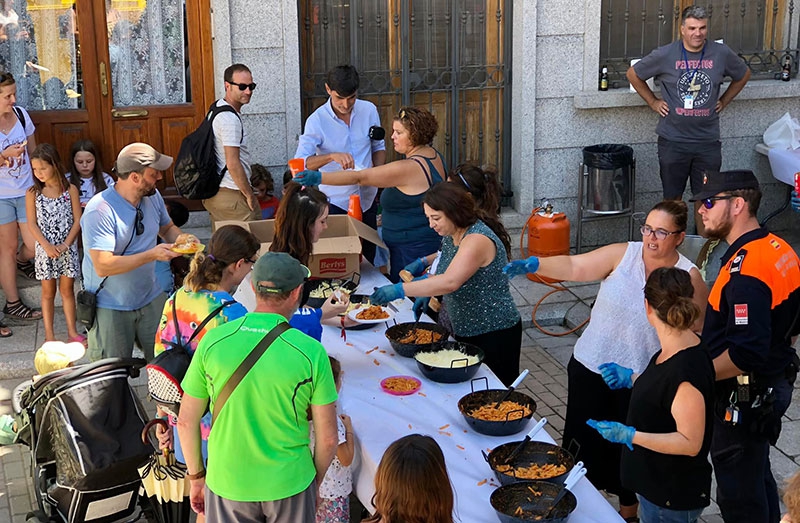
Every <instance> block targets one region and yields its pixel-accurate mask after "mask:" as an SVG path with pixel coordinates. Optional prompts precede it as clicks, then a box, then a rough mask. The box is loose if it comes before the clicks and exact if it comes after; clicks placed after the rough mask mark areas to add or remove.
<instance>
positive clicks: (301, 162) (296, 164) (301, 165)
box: [289, 158, 306, 176]
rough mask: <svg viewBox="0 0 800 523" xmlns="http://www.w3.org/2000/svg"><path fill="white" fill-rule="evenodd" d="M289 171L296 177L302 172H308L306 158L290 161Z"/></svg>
mask: <svg viewBox="0 0 800 523" xmlns="http://www.w3.org/2000/svg"><path fill="white" fill-rule="evenodd" d="M289 170H290V171H292V175H293V176H294V175H296V174H297V173H299V172H301V171H305V170H306V161H305V159H304V158H292V159H291V160H289Z"/></svg>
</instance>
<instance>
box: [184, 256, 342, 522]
mask: <svg viewBox="0 0 800 523" xmlns="http://www.w3.org/2000/svg"><path fill="white" fill-rule="evenodd" d="M309 274H310V273H309V270H308V268H307V267H305V266H304V265H302V264H300V262H298V261H297V260H295V259H294V258H292V257H291V256H289V255H288V254H285V253H267V254H265V255H264V256H262V257H261V258H259V259H258V261H257V262H256V263H255V265H254V266H253V271H252V285H253V290H254V292H255V295H256V309H255V311H254V312H250V313H248V314H247V315H245V316H244V317H242V318H240V319H238V320H234V321H231V322H228V323H226V324H224V325H221V326H219V327H216V328H214V329H212V330H211V331H210V332H209V333H208V334H206V335H205V336H204V337H203V339H202V340H201V342H200V344H199V346H198V347H197V351H196V352H195V354H194V356H193V358H192V363H191V365H190V366H189V370H188V371H187V373H186V377H185V378H184V379H183V382H182V383H181V385H182V387H183V390H184V396H183V399H182V401H181V409H180V416H179V418H178V435H179V437H180V440H181V445H182V447H183V449H184V455H185V457H186V466H187V468H188V471H189V474H188V477H189V479H190V480H191V493H190V501H191V505H192V509H193V510H194V511H195V512H197V513H198V514H207V517H208V518H209V520H210V521H254V522H255V521H268V522H273V521H280V522H287V523H291V522H298V523H301V522H307V521H314V512H315V504H316V495H317V492H316V491H317V485H319V484H320V483H321V482H322V478H323V477H324V476H325V472H326V471H327V469H328V465H330V463H331V460H332V459H333V456H334V454H335V452H336V446H337V444H338V438H337V432H336V405H335V402H336V399H337V395H336V386H335V384H334V381H333V374H332V372H331V367H330V362H329V360H328V356H327V354H326V352H325V349H324V347H323V346H322V345H321V344H320V343H319V342H317V341H316V340H314V339H313V338H311V337H309V336H306V335H305V334H303V333H302V332H300V331H298V330H296V329H289V330H287V331H286V332H284V333H283V334H281V335H280V336H279V337H278V338H276V339H275V341H274V342H273V343H272V344H271V345H270V346H269V348H268V349H267V351H266V352H265V353H264V354H263V355H262V356H261V358H259V360H258V361H256V363H255V364H254V365H253V367H252V369H250V371H249V372H248V373H247V374H246V375H245V376H244V378H243V379H242V381H241V382H240V383H239V384H238V386H237V387H236V389H235V390H234V391H233V393H232V394H231V395H230V396H229V398H228V400H227V402H226V403H225V404H224V408H222V409H221V410H219V411H218V412H217V411H216V405H215V403H216V400H217V398H218V396H219V394H220V391H222V388H223V387H224V385H225V383H226V382H227V381H228V379H229V378H230V377H231V375H232V374H233V373H234V372H235V371H236V369H237V368H238V367H239V365H240V363H241V362H242V361H244V359H245V358H246V357H247V355H248V354H249V353H250V352H251V351H252V350H253V348H254V347H255V346H256V345H258V343H259V342H260V341H261V340H262V338H264V336H265V335H266V334H267V333H268V332H270V331H271V330H272V329H273V328H274V327H275V326H276V325H278V324H280V323H283V322H286V321H287V319H288V318H290V317H291V316H292V314H294V312H295V311H296V310H297V307H298V305H299V303H300V298H301V293H302V288H303V283H304V281H305V280H306V279H307V278H308V276H309ZM209 402H210V403H211V411H212V412H213V413H214V414H215V415H216V419H215V421H214V425H213V427H212V430H211V434H210V435H209V438H208V473H207V474H206V471H205V469H204V468H203V461H202V458H201V454H200V418H201V417H202V416H203V414H204V412H205V410H206V406H207V405H208V404H209ZM309 407H310V409H311V417H312V420H313V423H314V432H315V434H316V438H315V439H316V441H315V449H316V450H315V453H314V456H313V457H312V456H311V451H310V449H309V424H308V419H307V418H308V416H307V412H308V409H309ZM204 496H205V497H204Z"/></svg>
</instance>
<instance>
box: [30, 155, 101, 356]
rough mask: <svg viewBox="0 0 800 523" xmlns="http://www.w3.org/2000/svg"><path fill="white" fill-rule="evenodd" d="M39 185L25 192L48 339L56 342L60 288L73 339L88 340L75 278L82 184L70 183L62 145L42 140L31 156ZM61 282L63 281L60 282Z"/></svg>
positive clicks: (45, 332)
mask: <svg viewBox="0 0 800 523" xmlns="http://www.w3.org/2000/svg"><path fill="white" fill-rule="evenodd" d="M31 167H32V168H33V186H32V187H31V188H30V189H28V192H27V194H26V195H25V212H26V214H27V216H28V227H29V228H30V231H31V234H32V235H33V237H34V239H35V240H36V249H35V253H36V255H35V258H34V266H35V269H36V279H37V280H40V281H41V282H42V317H43V319H44V340H45V341H55V340H56V336H55V332H54V330H53V317H54V315H55V298H56V287H60V289H61V300H62V303H63V307H64V317H65V318H66V320H67V334H68V335H69V341H71V342H72V341H77V342H80V343H83V344H84V345H85V344H86V337H85V336H83V335H82V334H78V331H77V329H76V328H75V292H74V285H75V278H77V277H78V276H80V262H79V261H78V245H77V243H76V240H77V239H78V234H79V233H80V222H79V221H78V220H79V218H80V215H81V205H80V197H79V195H78V188H77V187H75V186H74V185H72V184H70V183H69V181H68V180H67V178H66V176H65V175H64V169H63V168H62V167H61V159H60V158H59V157H58V152H57V151H56V148H55V147H53V146H52V145H50V144H49V143H43V144H39V145H38V146H37V147H36V149H34V150H33V153H32V154H31ZM56 280H58V285H56Z"/></svg>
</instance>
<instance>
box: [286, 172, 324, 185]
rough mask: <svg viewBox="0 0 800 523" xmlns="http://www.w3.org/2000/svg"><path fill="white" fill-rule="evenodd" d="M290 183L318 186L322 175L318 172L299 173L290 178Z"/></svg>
mask: <svg viewBox="0 0 800 523" xmlns="http://www.w3.org/2000/svg"><path fill="white" fill-rule="evenodd" d="M292 181H293V182H297V183H299V184H300V185H307V186H311V185H319V184H320V183H322V173H321V172H319V171H301V172H299V173H297V174H296V175H295V177H294V178H292Z"/></svg>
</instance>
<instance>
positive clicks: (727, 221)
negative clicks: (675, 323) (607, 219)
mask: <svg viewBox="0 0 800 523" xmlns="http://www.w3.org/2000/svg"><path fill="white" fill-rule="evenodd" d="M692 201H697V202H699V203H700V211H699V212H700V215H701V217H702V219H703V224H704V225H705V231H706V234H707V235H708V236H709V237H712V238H718V239H724V240H725V241H726V242H727V243H728V244H729V245H730V247H729V248H728V250H727V252H726V253H725V255H724V257H723V258H722V270H721V271H720V274H719V277H718V278H717V280H716V282H714V286H713V288H712V289H711V294H710V295H709V298H708V308H707V311H706V318H705V324H704V326H703V340H704V341H705V342H706V344H707V345H708V347H709V349H710V350H711V356H712V358H713V359H714V369H715V371H716V374H717V387H716V392H715V412H714V414H715V415H714V434H713V438H712V442H711V460H712V463H713V465H714V473H715V475H716V478H717V503H718V504H719V506H720V510H721V511H722V517H723V519H724V520H725V521H726V523H733V522H736V523H777V522H778V521H779V520H780V512H779V505H778V490H777V486H776V484H775V479H774V478H773V476H772V472H771V470H770V461H769V447H770V445H774V444H775V442H776V441H777V440H778V436H779V435H780V430H781V416H782V415H783V413H784V412H785V411H786V409H787V407H788V406H789V402H790V401H791V395H792V387H793V383H794V379H795V377H796V375H797V355H796V353H795V350H794V349H793V348H792V341H793V340H792V337H793V336H797V334H798V333H799V332H800V321H798V318H797V316H798V314H800V261H798V257H797V254H795V252H794V251H793V250H792V248H791V247H790V246H789V245H788V244H787V243H786V242H785V241H784V240H782V239H781V238H779V237H777V236H775V235H774V234H771V233H769V232H768V231H767V230H766V229H764V228H762V227H760V226H759V224H758V220H757V219H756V212H757V211H758V206H759V203H760V202H761V190H760V188H759V185H758V180H756V177H755V176H754V175H753V173H752V171H726V172H708V173H706V174H705V176H704V179H703V185H702V187H701V189H700V191H699V192H698V193H697V194H695V195H694V197H693V198H692Z"/></svg>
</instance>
